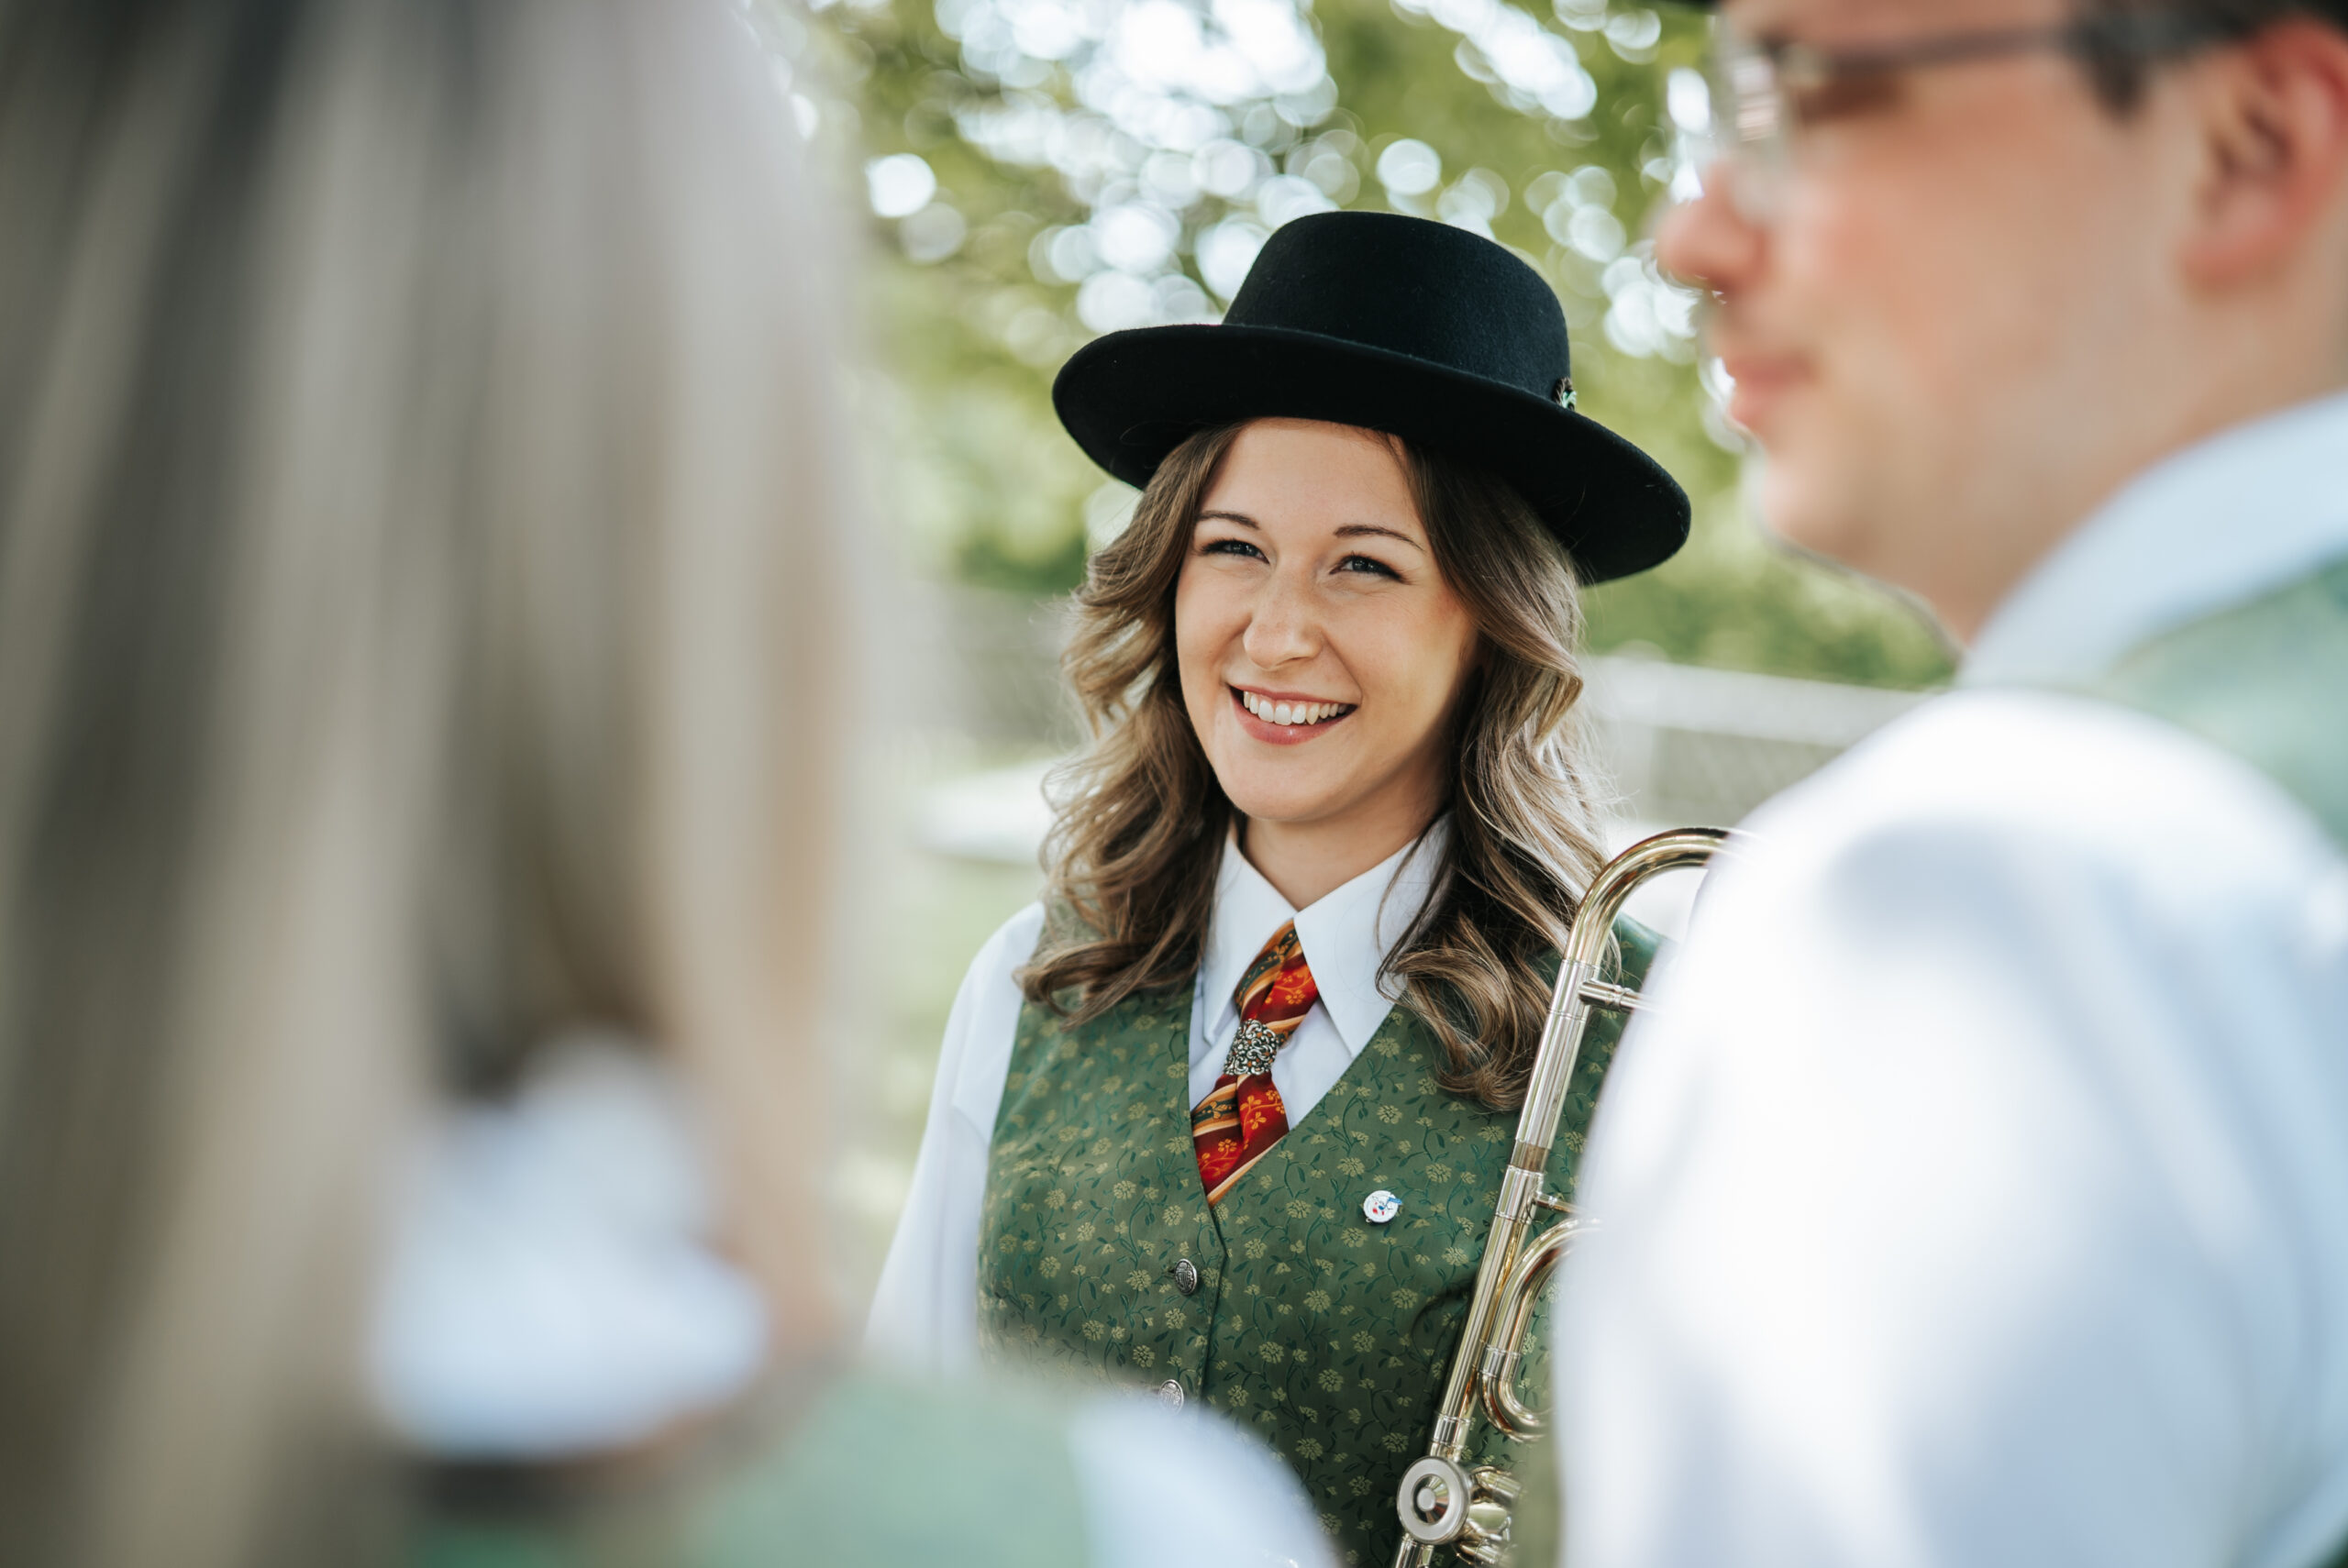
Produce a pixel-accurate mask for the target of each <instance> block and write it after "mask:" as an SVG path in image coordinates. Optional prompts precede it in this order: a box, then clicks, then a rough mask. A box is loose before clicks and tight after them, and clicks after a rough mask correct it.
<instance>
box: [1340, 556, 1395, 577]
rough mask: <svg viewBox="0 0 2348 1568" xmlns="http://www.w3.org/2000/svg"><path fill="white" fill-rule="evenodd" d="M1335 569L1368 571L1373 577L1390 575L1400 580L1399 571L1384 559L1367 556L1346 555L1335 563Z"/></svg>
mask: <svg viewBox="0 0 2348 1568" xmlns="http://www.w3.org/2000/svg"><path fill="white" fill-rule="evenodd" d="M1337 569H1338V570H1339V571H1358V572H1368V573H1369V574H1371V575H1372V576H1374V577H1390V578H1393V579H1395V580H1397V581H1400V580H1401V576H1402V574H1401V572H1398V571H1396V570H1395V569H1393V568H1392V567H1390V566H1388V565H1387V564H1386V563H1385V562H1384V561H1380V560H1372V559H1371V558H1369V557H1368V556H1347V557H1346V558H1345V559H1344V560H1341V561H1339V562H1338V563H1337Z"/></svg>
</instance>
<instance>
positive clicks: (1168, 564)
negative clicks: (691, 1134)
mask: <svg viewBox="0 0 2348 1568" xmlns="http://www.w3.org/2000/svg"><path fill="white" fill-rule="evenodd" d="M1242 428H1244V426H1240V425H1231V426H1225V427H1223V428H1220V429H1215V430H1208V431H1203V432H1202V433H1200V434H1199V435H1196V436H1192V437H1191V438H1190V439H1189V440H1188V441H1186V442H1184V443H1183V444H1182V445H1181V446H1180V447H1177V448H1176V449H1175V451H1174V453H1173V455H1172V456H1170V457H1168V458H1167V459H1166V461H1165V462H1164V463H1163V464H1161V465H1160V466H1159V468H1158V470H1157V476H1156V477H1155V478H1154V479H1152V480H1150V484H1149V488H1148V489H1147V490H1146V491H1144V492H1143V493H1142V497H1141V501H1140V502H1139V504H1138V505H1137V506H1136V507H1135V512H1134V520H1133V524H1132V525H1131V526H1130V527H1128V528H1127V529H1126V530H1125V532H1124V534H1123V535H1122V536H1119V537H1118V539H1117V540H1116V541H1115V542H1114V543H1113V544H1112V545H1110V546H1108V547H1106V548H1105V549H1102V551H1101V552H1100V553H1099V554H1097V555H1095V556H1094V557H1093V558H1092V564H1091V571H1090V574H1089V576H1088V579H1087V580H1086V582H1085V585H1084V587H1083V589H1082V590H1081V591H1080V592H1079V593H1078V595H1077V601H1076V602H1077V618H1076V628H1075V635H1074V637H1073V638H1072V639H1071V641H1070V642H1069V649H1068V653H1067V655H1066V656H1065V657H1064V659H1063V661H1062V662H1063V667H1064V668H1065V670H1066V673H1067V676H1068V680H1069V686H1070V688H1071V689H1072V690H1073V691H1074V693H1075V696H1076V699H1077V701H1078V702H1079V703H1080V705H1081V707H1082V709H1083V712H1084V715H1085V720H1086V723H1087V724H1088V725H1089V726H1090V727H1091V734H1092V741H1091V745H1090V746H1089V747H1088V748H1087V749H1086V750H1085V751H1084V752H1083V753H1082V754H1080V756H1077V757H1076V758H1075V759H1074V760H1073V761H1071V762H1070V763H1069V764H1068V766H1067V767H1064V768H1063V769H1062V770H1061V771H1060V772H1059V773H1058V775H1057V777H1056V779H1055V794H1056V797H1057V799H1058V802H1059V809H1058V822H1057V823H1056V824H1055V826H1054V828H1053V830H1052V834H1051V837H1050V838H1049V839H1048V840H1047V843H1046V845H1045V860H1046V864H1047V871H1048V878H1049V880H1048V887H1047V893H1046V901H1047V906H1048V907H1050V908H1052V909H1053V910H1054V911H1056V914H1058V915H1060V916H1062V917H1064V918H1057V919H1055V920H1053V921H1052V922H1049V925H1048V928H1047V931H1046V933H1045V936H1044V941H1043V944H1042V945H1041V946H1040V947H1039V949H1038V950H1037V952H1036V957H1035V959H1034V961H1033V962H1031V963H1030V964H1029V965H1028V966H1027V967H1026V968H1025V969H1024V970H1023V971H1021V974H1020V981H1021V984H1022V986H1023V987H1024V988H1025V991H1026V994H1027V996H1028V998H1029V999H1031V1000H1034V1001H1038V1002H1044V1003H1047V1005H1050V1006H1053V1007H1056V1008H1058V1009H1060V1010H1063V1011H1066V1012H1069V1013H1071V1014H1073V1015H1074V1017H1075V1018H1076V1019H1077V1020H1078V1021H1086V1020H1090V1019H1093V1018H1097V1017H1099V1016H1100V1015H1101V1014H1102V1013H1103V1012H1105V1011H1107V1010H1109V1009H1110V1008H1112V1007H1113V1006H1115V1005H1116V1004H1117V1003H1118V1002H1120V1001H1122V1000H1124V999H1126V998H1127V997H1130V996H1132V995H1134V994H1135V993H1136V992H1142V991H1153V990H1168V989H1171V988H1175V987H1178V986H1183V985H1188V984H1191V980H1192V977H1193V976H1195V975H1196V973H1197V971H1198V966H1199V960H1200V955H1201V954H1202V952H1203V951H1204V948H1205V943H1206V935H1207V923H1208V921H1209V919H1210V918H1211V917H1212V915H1213V906H1214V888H1215V875H1216V867H1217V865H1218V861H1219V857H1220V856H1221V855H1222V853H1223V845H1224V834H1225V833H1226V831H1227V830H1228V828H1229V826H1230V824H1231V823H1233V822H1234V820H1235V816H1236V813H1235V811H1234V809H1233V807H1232V804H1231V802H1230V801H1229V800H1228V799H1227V798H1226V797H1225V796H1224V792H1223V788H1222V786H1221V785H1220V784H1219V783H1217V782H1216V780H1215V776H1214V772H1213V768H1212V767H1209V765H1208V762H1207V757H1206V753H1205V752H1204V750H1202V748H1201V746H1200V745H1199V740H1198V736H1197V734H1196V732H1195V731H1193V730H1192V728H1191V719H1190V714H1189V712H1187V711H1186V710H1185V709H1184V707H1183V703H1182V686H1181V676H1180V670H1179V669H1178V668H1177V665H1176V657H1175V643H1174V586H1175V581H1176V580H1177V579H1178V578H1179V577H1180V574H1181V569H1182V563H1183V561H1184V560H1185V559H1186V558H1187V557H1188V555H1189V552H1190V543H1191V531H1192V527H1193V525H1195V524H1196V522H1197V521H1198V514H1199V509H1200V508H1201V506H1202V505H1203V504H1204V502H1205V499H1206V495H1207V492H1208V491H1209V490H1210V489H1211V488H1212V487H1213V483H1214V478H1215V474H1216V471H1217V470H1218V469H1219V468H1220V467H1221V465H1222V462H1223V458H1224V454H1225V453H1226V452H1228V451H1229V450H1230V449H1231V444H1232V441H1233V439H1234V438H1235V436H1237V435H1238V433H1239V431H1240V430H1241V429H1242ZM1386 439H1387V440H1388V441H1389V442H1390V445H1391V446H1392V447H1393V449H1394V451H1395V453H1396V455H1397V456H1398V457H1399V458H1401V461H1402V464H1403V467H1404V469H1406V470H1407V472H1408V474H1409V476H1410V482H1411V490H1412V496H1413V498H1414V499H1415V500H1416V502H1417V503H1418V509H1419V515H1420V518H1421V519H1422V521H1423V523H1424V524H1425V526H1426V530H1427V536H1428V540H1429V542H1430V544H1431V545H1432V546H1433V547H1434V559H1435V565H1436V569H1438V570H1439V571H1441V572H1442V574H1443V578H1444V580H1445V582H1447V583H1448V584H1450V586H1451V589H1452V591H1454V592H1456V593H1457V594H1458V595H1459V597H1460V598H1461V600H1463V601H1464V602H1466V603H1467V607H1468V610H1469V612H1470V613H1472V614H1473V616H1474V618H1475V623H1476V626H1477V631H1478V635H1479V657H1477V659H1476V661H1475V664H1474V667H1473V670H1472V673H1471V674H1470V675H1469V676H1468V683H1469V684H1468V688H1467V690H1466V691H1465V692H1464V693H1463V694H1462V697H1461V701H1460V703H1459V706H1458V708H1457V710H1456V717H1455V718H1454V720H1453V723H1455V725H1456V730H1457V736H1456V742H1457V744H1456V746H1455V748H1454V750H1453V756H1455V758H1456V766H1455V767H1454V770H1453V773H1452V776H1451V779H1450V788H1449V790H1448V800H1447V801H1446V807H1447V809H1448V811H1449V812H1450V814H1451V834H1450V838H1449V841H1448V844H1447V846H1446V847H1445V850H1444V852H1443V863H1442V865H1441V866H1440V867H1437V868H1436V875H1435V878H1434V887H1433V889H1432V891H1431V892H1430V894H1429V896H1428V899H1427V902H1426V906H1425V908H1424V909H1423V911H1421V913H1420V915H1419V917H1418V919H1417V920H1416V921H1415V922H1413V923H1412V926H1411V929H1410V931H1409V932H1408V933H1406V934H1405V935H1404V937H1403V939H1402V940H1401V943H1400V944H1398V945H1397V946H1396V948H1395V950H1394V952H1393V953H1392V954H1391V955H1390V956H1389V958H1388V960H1387V963H1386V973H1387V975H1389V976H1390V977H1392V978H1394V979H1397V980H1399V981H1401V984H1402V987H1403V994H1402V1000H1403V1004H1404V1005H1405V1006H1407V1007H1409V1008H1410V1009H1411V1010H1412V1011H1414V1012H1416V1013H1417V1014H1418V1015H1419V1016H1420V1017H1421V1018H1423V1019H1424V1020H1425V1021H1427V1023H1428V1024H1429V1025H1430V1026H1431V1027H1433V1029H1434V1032H1435V1033H1436V1034H1437V1035H1438V1036H1439V1037H1440V1038H1441V1040H1442V1042H1443V1047H1444V1050H1445V1054H1446V1055H1447V1056H1448V1058H1449V1063H1448V1067H1447V1069H1446V1071H1445V1073H1444V1074H1443V1075H1442V1077H1441V1082H1442V1083H1443V1086H1444V1088H1446V1089H1448V1090H1450V1091H1452V1092H1453V1093H1455V1094H1462V1095H1472V1096H1474V1097H1476V1098H1477V1099H1481V1100H1482V1101H1484V1102H1485V1103H1486V1104H1489V1105H1491V1106H1493V1107H1495V1108H1499V1109H1506V1108H1508V1107H1512V1106H1514V1105H1516V1104H1518V1103H1520V1102H1521V1101H1522V1100H1523V1096H1524V1084H1525V1079H1526V1077H1528V1076H1529V1075H1530V1073H1531V1071H1532V1066H1533V1055H1534V1050H1535V1048H1536V1047H1537V1045H1538V1043H1539V1041H1540V1035H1541V1024H1542V1021H1543V1017H1544V1015H1545V1012H1546V1010H1547V1008H1548V1002H1549V995H1548V985H1547V979H1546V977H1547V976H1548V975H1549V974H1550V973H1552V972H1553V971H1554V968H1555V962H1554V958H1552V957H1551V955H1553V954H1554V953H1555V952H1556V949H1557V948H1558V947H1559V946H1560V945H1561V944H1563V943H1564V941H1565V937H1566V929H1567V924H1568V922H1570V921H1571V919H1572V917H1573V912H1574V910H1575V907H1576V904H1577V902H1578V897H1579V889H1581V888H1582V887H1584V886H1585V885H1587V883H1588V882H1589V878H1590V876H1591V874H1592V873H1593V872H1594V871H1595V870H1596V869H1597V867H1598V866H1599V864H1600V859H1601V858H1602V857H1601V856H1600V851H1599V846H1598V838H1597V834H1596V831H1595V820H1594V819H1595V812H1594V809H1593V801H1592V795H1593V790H1592V784H1591V777H1590V772H1589V763H1588V761H1587V759H1586V757H1585V754H1584V747H1583V742H1582V737H1581V734H1580V725H1579V723H1578V715H1577V714H1576V712H1575V704H1576V702H1577V701H1578V699H1579V698H1580V696H1581V690H1582V679H1581V674H1580V671H1579V670H1578V668H1577V667H1576V663H1575V648H1576V646H1577V644H1578V640H1579V637H1580V632H1581V608H1580V602H1579V599H1578V594H1577V590H1576V585H1575V581H1574V574H1573V569H1572V566H1571V564H1570V563H1569V562H1568V560H1567V557H1566V554H1565V552H1564V550H1563V549H1562V548H1560V547H1558V545H1557V544H1556V541H1555V539H1554V538H1552V536H1550V534H1549V531H1548V530H1547V529H1546V528H1545V527H1544V526H1543V525H1542V524H1541V521H1540V519H1539V518H1538V517H1536V516H1535V515H1534V513H1533V511H1532V509H1531V508H1530V507H1528V506H1527V505H1526V504H1525V503H1524V502H1523V499H1522V498H1520V497H1519V496H1518V495H1517V493H1516V491H1514V490H1512V489H1511V488H1510V487H1509V486H1508V485H1507V484H1506V483H1504V482H1503V481H1501V480H1499V479H1498V478H1496V477H1494V476H1493V475H1491V474H1490V473H1488V472H1486V471H1485V470H1483V469H1479V468H1475V467H1472V466H1469V465H1467V464H1464V463H1461V462H1458V461H1456V460H1453V459H1451V458H1445V457H1444V456H1441V455H1440V454H1437V453H1434V452H1428V451H1423V450H1421V449H1419V448H1417V447H1412V446H1411V445H1410V444H1408V443H1407V442H1404V441H1401V440H1400V439H1399V438H1395V437H1391V436H1390V437H1387V438H1386Z"/></svg>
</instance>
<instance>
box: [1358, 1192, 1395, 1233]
mask: <svg viewBox="0 0 2348 1568" xmlns="http://www.w3.org/2000/svg"><path fill="white" fill-rule="evenodd" d="M1361 1212H1362V1218H1363V1219H1365V1220H1368V1221H1369V1222H1370V1223H1371V1224H1373V1225H1383V1224H1385V1223H1386V1221H1388V1220H1391V1219H1393V1218H1394V1216H1396V1215H1397V1214H1400V1213H1401V1212H1402V1200H1401V1198H1397V1197H1395V1196H1394V1195H1393V1194H1392V1193H1390V1192H1389V1191H1387V1190H1386V1189H1385V1188H1384V1187H1379V1189H1378V1190H1377V1191H1376V1192H1373V1193H1371V1194H1370V1195H1369V1196H1368V1198H1363V1199H1362V1200H1361Z"/></svg>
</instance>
